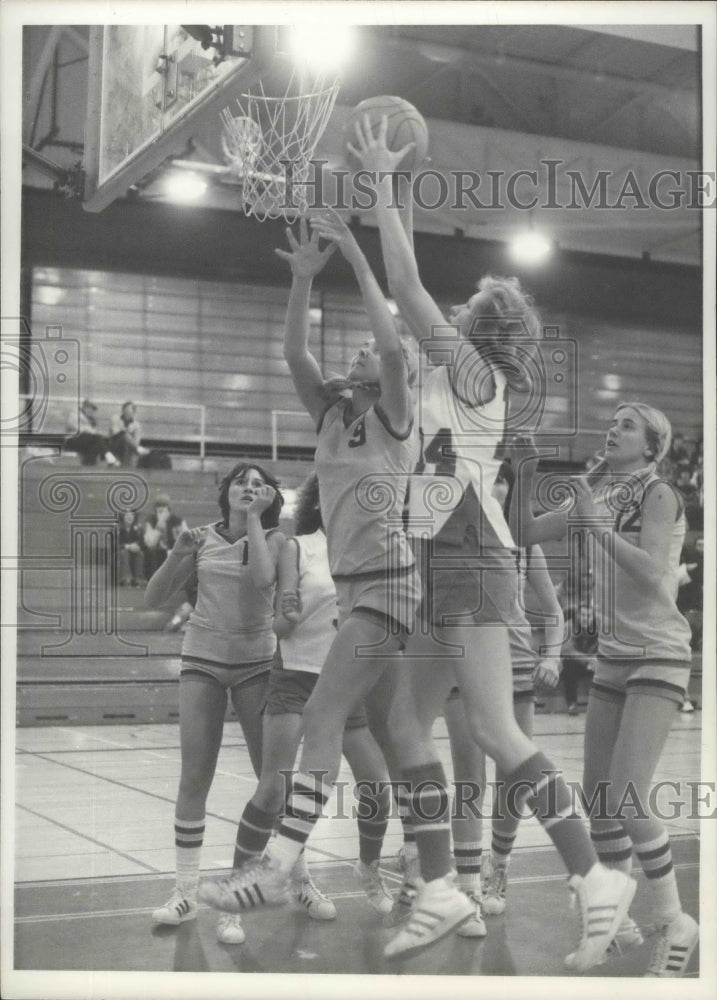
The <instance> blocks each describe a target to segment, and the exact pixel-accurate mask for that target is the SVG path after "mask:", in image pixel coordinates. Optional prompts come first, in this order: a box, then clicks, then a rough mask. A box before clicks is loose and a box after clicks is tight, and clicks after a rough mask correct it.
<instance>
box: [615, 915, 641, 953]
mask: <svg viewBox="0 0 717 1000" xmlns="http://www.w3.org/2000/svg"><path fill="white" fill-rule="evenodd" d="M644 943H645V938H644V936H643V933H642V931H641V930H640V928H639V927H638V925H637V924H636V923H635V921H634V920H633V919H632V917H631V916H630V915H629V914H628V915H627V916H626V917H625V919H624V920H623V922H622V923H621V924H620V926H619V927H618V929H617V934H616V935H615V937H614V938H613V939H612V941H611V942H610V944H609V945H608V946H607V952H606V953H605V957H606V958H615V957H617V956H618V955H626V954H627V953H628V951H634V950H635V948H639V947H640V945H642V944H644Z"/></svg>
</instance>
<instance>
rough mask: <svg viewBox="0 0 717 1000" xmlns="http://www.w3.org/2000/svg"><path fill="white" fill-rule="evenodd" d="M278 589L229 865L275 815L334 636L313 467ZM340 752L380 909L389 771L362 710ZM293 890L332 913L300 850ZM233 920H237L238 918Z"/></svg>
mask: <svg viewBox="0 0 717 1000" xmlns="http://www.w3.org/2000/svg"><path fill="white" fill-rule="evenodd" d="M277 595H278V599H277V606H278V607H277V616H276V618H275V620H274V631H275V632H276V633H277V635H278V636H279V641H280V647H281V659H280V662H278V663H277V664H276V665H275V666H274V667H273V668H272V671H271V674H270V677H269V689H268V692H267V696H266V705H265V707H264V715H263V734H264V735H263V743H262V768H261V775H260V777H259V783H258V785H257V787H256V791H255V792H254V794H253V795H252V797H251V799H250V800H249V802H248V803H247V805H246V807H245V809H244V812H243V813H242V817H241V820H240V822H239V828H238V830H237V839H236V847H235V850H234V865H233V867H234V869H235V870H236V869H238V868H240V867H241V866H242V865H244V864H246V863H247V862H250V861H251V860H252V859H255V858H257V857H258V856H259V855H260V854H261V853H262V851H263V850H264V848H265V847H266V845H267V843H268V841H269V837H270V835H271V831H272V829H273V827H274V823H275V821H276V819H277V817H278V816H279V815H280V814H281V811H282V808H283V806H284V799H285V794H286V779H287V776H288V775H289V774H290V772H291V771H292V770H293V767H294V762H295V760H296V751H297V750H298V748H299V742H300V740H301V735H302V728H303V725H302V723H303V720H302V713H303V711H304V706H305V705H306V702H307V701H308V699H309V697H310V695H311V692H312V691H313V689H314V687H315V685H316V682H317V680H318V677H319V673H320V671H321V667H322V664H323V662H324V660H325V659H326V654H327V653H328V651H329V647H330V646H331V643H332V641H333V636H334V635H335V634H336V617H337V607H336V587H335V585H334V582H333V580H332V579H331V573H330V571H329V561H328V552H327V548H326V535H325V533H324V530H323V525H322V522H321V511H320V508H319V485H318V479H317V476H316V473H311V475H310V476H309V477H308V479H307V480H306V482H305V483H304V484H303V486H302V488H301V490H300V491H299V496H298V500H297V508H296V536H295V537H294V538H290V539H289V540H288V541H287V543H286V545H285V546H284V547H283V548H282V550H281V554H280V556H279V575H278V583H277ZM343 752H344V756H345V757H346V760H347V761H348V763H349V766H350V768H351V770H352V772H353V775H354V779H355V781H356V783H357V792H358V796H357V814H358V827H359V841H360V848H359V850H360V869H361V870H362V874H363V876H364V877H363V879H362V884H363V887H364V889H365V891H366V894H367V897H368V900H369V902H370V904H371V905H372V906H373V907H374V909H375V910H376V911H377V912H379V913H386V912H388V911H389V910H390V909H391V907H392V905H393V903H392V899H391V896H390V894H389V893H388V891H387V890H386V888H385V886H384V884H383V882H382V880H381V876H380V874H379V871H378V861H379V857H380V854H381V846H382V844H383V837H384V834H385V832H386V826H387V824H388V813H389V808H390V793H389V782H388V773H387V771H386V765H385V763H384V760H383V757H382V756H381V751H380V750H379V748H378V746H377V744H376V742H375V741H374V739H373V737H372V736H371V734H370V733H369V731H368V728H367V722H366V716H365V714H364V712H363V711H362V710H360V709H354V710H353V711H352V713H351V715H349V717H348V718H347V720H346V729H345V731H344V737H343ZM292 888H293V889H294V896H295V898H296V899H297V900H298V901H299V902H300V903H301V905H303V906H304V907H305V908H306V910H307V911H308V913H309V916H310V917H313V918H314V919H316V920H332V919H334V917H335V916H336V907H335V906H334V904H333V903H332V902H331V900H330V899H328V898H327V897H326V896H324V895H323V894H322V893H321V892H320V891H319V890H318V889H317V887H316V886H315V885H314V883H313V882H312V881H311V879H310V877H309V873H308V869H307V867H306V861H305V855H304V853H303V852H302V854H300V855H299V859H298V861H297V862H296V864H295V865H294V869H293V871H292ZM247 908H248V907H247ZM236 919H237V926H238V919H239V918H238V916H237V918H236Z"/></svg>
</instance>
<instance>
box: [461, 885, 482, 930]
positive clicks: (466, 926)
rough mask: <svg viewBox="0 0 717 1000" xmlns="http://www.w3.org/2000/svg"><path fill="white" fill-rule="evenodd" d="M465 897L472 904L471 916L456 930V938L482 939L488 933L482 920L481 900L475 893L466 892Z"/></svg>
mask: <svg viewBox="0 0 717 1000" xmlns="http://www.w3.org/2000/svg"><path fill="white" fill-rule="evenodd" d="M466 896H467V897H468V899H470V901H471V903H473V906H474V910H473V914H472V915H471V916H470V917H469V918H468V920H466V922H465V923H463V924H461V925H460V927H459V928H458V937H465V938H482V937H485V936H486V934H487V933H488V928H487V927H486V925H485V920H484V919H483V900H482V899H481V897H480V895H479V894H478V893H477V892H467V893H466Z"/></svg>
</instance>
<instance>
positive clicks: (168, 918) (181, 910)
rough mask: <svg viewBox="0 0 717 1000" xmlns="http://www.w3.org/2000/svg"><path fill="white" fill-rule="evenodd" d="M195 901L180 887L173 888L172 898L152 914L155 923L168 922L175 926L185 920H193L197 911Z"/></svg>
mask: <svg viewBox="0 0 717 1000" xmlns="http://www.w3.org/2000/svg"><path fill="white" fill-rule="evenodd" d="M198 909H199V908H198V907H197V901H196V900H195V899H194V897H193V896H185V895H184V893H183V892H182V891H181V890H180V889H175V890H174V892H173V893H172V898H171V899H170V900H169V902H167V903H165V904H164V906H159V907H158V908H157V909H156V910H155V911H154V913H153V914H152V920H153V921H154V922H155V924H169V925H170V926H172V927H177V926H178V925H179V924H183V923H184V922H185V921H186V920H194V919H195V917H196V916H197V912H198Z"/></svg>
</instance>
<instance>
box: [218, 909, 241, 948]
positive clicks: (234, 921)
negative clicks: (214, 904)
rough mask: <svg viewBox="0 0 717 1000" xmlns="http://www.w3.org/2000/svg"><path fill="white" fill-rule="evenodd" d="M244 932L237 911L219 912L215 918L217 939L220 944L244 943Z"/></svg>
mask: <svg viewBox="0 0 717 1000" xmlns="http://www.w3.org/2000/svg"><path fill="white" fill-rule="evenodd" d="M245 940H246V934H245V933H244V928H243V927H242V925H241V918H240V916H239V914H238V913H220V914H219V917H218V919H217V941H220V942H221V943H222V944H244V941H245Z"/></svg>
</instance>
